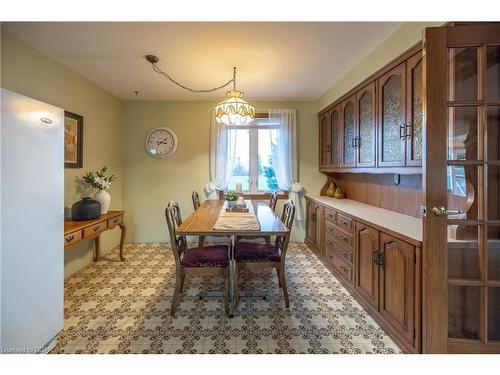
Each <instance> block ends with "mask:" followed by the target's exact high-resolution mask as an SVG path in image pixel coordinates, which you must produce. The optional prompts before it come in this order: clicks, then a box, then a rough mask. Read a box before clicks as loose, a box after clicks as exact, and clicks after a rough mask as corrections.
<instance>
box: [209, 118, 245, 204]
mask: <svg viewBox="0 0 500 375" xmlns="http://www.w3.org/2000/svg"><path fill="white" fill-rule="evenodd" d="M236 135H237V132H235V131H231V130H230V129H228V127H227V126H226V125H223V124H219V123H218V122H217V121H216V120H215V112H214V111H212V113H211V118H210V160H209V163H210V182H209V183H208V184H207V185H206V186H205V192H206V194H207V196H208V198H209V199H218V192H217V190H226V189H227V185H228V183H229V180H230V179H231V174H232V171H233V166H234V159H235V151H236Z"/></svg>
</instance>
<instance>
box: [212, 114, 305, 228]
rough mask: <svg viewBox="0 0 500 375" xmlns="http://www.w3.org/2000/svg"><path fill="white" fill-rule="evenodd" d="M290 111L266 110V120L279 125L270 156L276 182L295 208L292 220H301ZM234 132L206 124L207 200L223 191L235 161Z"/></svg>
mask: <svg viewBox="0 0 500 375" xmlns="http://www.w3.org/2000/svg"><path fill="white" fill-rule="evenodd" d="M295 112H296V111H295V110H294V109H272V110H269V120H270V122H272V123H279V129H278V137H277V139H278V140H277V144H276V147H275V148H274V150H273V153H272V155H271V157H272V161H273V168H274V172H275V174H276V180H277V182H278V186H279V188H280V189H281V190H284V191H288V192H289V194H290V198H291V199H292V200H293V202H294V203H295V205H296V207H297V212H296V219H297V221H298V222H302V220H303V205H302V201H301V198H302V196H303V190H304V189H303V187H302V185H301V184H300V183H299V181H298V164H297V126H296V113H295ZM237 133H238V132H237V131H233V130H230V129H228V127H227V126H225V125H223V124H219V123H218V122H217V121H216V120H215V113H214V112H213V111H212V114H211V120H210V182H209V183H208V184H207V185H206V186H205V192H206V194H207V196H208V197H209V198H210V199H217V198H218V192H217V191H218V190H226V189H227V186H228V184H229V181H230V179H231V175H232V170H233V166H234V161H235V151H236V137H237Z"/></svg>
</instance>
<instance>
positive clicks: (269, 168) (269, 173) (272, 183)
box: [228, 118, 279, 194]
mask: <svg viewBox="0 0 500 375" xmlns="http://www.w3.org/2000/svg"><path fill="white" fill-rule="evenodd" d="M278 129H279V124H277V123H272V122H271V121H270V120H269V119H267V118H256V119H255V120H254V122H253V123H252V124H251V125H249V126H246V127H243V126H234V127H229V135H228V139H229V148H233V149H234V160H230V161H229V162H230V163H232V165H233V168H232V176H231V179H230V180H229V184H228V190H235V189H236V184H237V183H241V184H242V189H243V191H244V192H247V193H251V194H258V193H265V192H268V191H274V190H279V187H278V182H277V180H276V176H275V173H274V169H273V157H272V155H273V151H274V150H275V147H276V145H277V142H278V141H279V134H278V133H279V130H278ZM230 154H231V153H230Z"/></svg>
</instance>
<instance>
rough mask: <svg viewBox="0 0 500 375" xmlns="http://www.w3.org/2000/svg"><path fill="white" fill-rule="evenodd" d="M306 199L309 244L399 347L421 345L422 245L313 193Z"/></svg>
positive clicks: (415, 348) (418, 347)
mask: <svg viewBox="0 0 500 375" xmlns="http://www.w3.org/2000/svg"><path fill="white" fill-rule="evenodd" d="M306 202H307V203H306V207H307V223H306V226H307V234H306V238H305V243H306V245H308V246H309V247H310V248H311V249H312V250H313V251H314V252H315V253H316V254H317V255H318V257H319V258H320V259H321V260H322V261H323V262H324V263H325V265H326V266H327V267H328V268H329V269H330V270H331V271H332V272H333V273H334V274H335V275H336V276H337V278H338V279H339V280H340V281H341V282H342V284H343V285H344V286H345V287H346V288H347V289H348V290H349V291H350V292H351V294H352V295H353V296H354V297H355V298H356V299H357V300H358V302H359V303H360V304H361V305H363V307H365V308H366V310H367V311H368V312H369V313H370V314H371V315H372V317H373V318H374V319H375V320H377V321H378V322H379V324H380V325H381V326H382V327H383V328H384V330H385V331H386V332H387V333H388V334H389V335H390V336H391V337H392V338H393V339H394V340H395V341H396V342H397V343H398V344H399V345H400V347H402V348H403V349H404V350H405V351H407V352H418V351H420V350H421V344H420V340H419V339H420V334H419V331H418V330H419V329H420V327H421V324H420V311H419V308H420V300H421V289H420V282H421V281H420V256H419V251H420V247H419V246H416V245H415V243H414V241H410V240H408V241H405V240H403V239H401V238H398V237H395V236H394V235H393V234H392V233H388V232H390V231H389V230H388V231H387V232H385V231H384V230H383V229H381V228H380V227H377V225H376V224H373V226H370V225H369V224H367V223H366V222H363V221H362V220H361V219H359V218H357V217H352V216H350V215H348V214H346V213H344V212H340V211H338V210H336V209H333V208H332V207H329V206H327V205H323V204H320V203H318V202H316V201H314V200H313V199H310V198H309V197H306ZM412 242H413V243H412Z"/></svg>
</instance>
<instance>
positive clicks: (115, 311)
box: [52, 243, 400, 353]
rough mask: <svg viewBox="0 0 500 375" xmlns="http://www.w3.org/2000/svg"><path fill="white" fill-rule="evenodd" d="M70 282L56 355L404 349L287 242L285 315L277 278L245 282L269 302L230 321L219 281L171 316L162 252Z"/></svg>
mask: <svg viewBox="0 0 500 375" xmlns="http://www.w3.org/2000/svg"><path fill="white" fill-rule="evenodd" d="M125 254H126V258H127V259H126V261H125V262H124V263H122V262H119V261H118V253H117V251H113V252H111V253H109V254H108V255H107V256H106V258H105V259H103V260H100V261H99V262H97V263H94V264H91V265H89V266H87V267H86V268H84V269H82V270H81V271H79V272H77V273H76V274H74V275H72V276H70V277H69V278H67V279H66V280H65V295H64V300H65V302H64V330H63V331H62V332H61V333H60V334H59V336H58V340H57V345H56V347H55V348H54V349H53V350H52V353H399V352H400V349H399V348H398V347H397V346H396V344H394V342H393V341H392V340H391V339H390V338H389V337H388V336H387V335H386V334H385V333H384V331H383V330H382V329H381V328H380V327H379V326H378V325H377V324H376V323H375V322H374V321H373V319H372V318H371V317H370V316H369V315H368V314H367V313H366V312H365V311H364V310H363V308H362V307H361V306H360V305H359V304H358V303H357V302H356V301H355V300H354V299H353V298H352V297H351V296H350V295H349V293H348V292H347V291H346V290H345V289H344V288H343V287H342V286H341V285H340V283H339V282H338V281H337V280H336V279H335V278H334V277H333V276H332V275H331V274H330V272H329V271H328V270H327V269H326V268H325V267H324V266H323V264H322V263H321V262H320V261H319V260H318V259H317V258H316V257H315V256H314V255H313V254H312V253H311V252H310V251H309V250H308V249H307V248H306V247H305V245H303V244H297V243H294V244H290V249H289V252H288V254H287V268H286V275H287V281H288V290H289V294H290V309H287V308H285V304H284V299H283V296H282V293H281V290H280V288H279V286H278V281H277V277H276V273H274V272H271V270H269V271H264V272H261V273H260V274H258V275H257V274H254V275H252V277H246V276H242V278H241V286H240V287H241V288H245V289H247V288H248V289H255V288H259V287H265V288H266V289H267V298H266V299H265V300H264V299H263V298H256V297H247V298H242V299H241V302H240V305H239V306H238V308H237V311H236V312H235V316H234V318H232V319H230V318H228V317H227V316H225V314H224V312H223V301H222V298H220V297H209V298H206V297H205V298H204V299H201V300H200V299H199V292H200V291H201V290H209V289H222V287H223V280H222V279H219V278H218V277H217V278H216V277H193V278H191V279H190V278H189V276H188V278H186V287H185V292H184V293H183V295H182V297H181V303H180V306H179V309H178V310H177V314H176V316H175V317H171V316H170V311H169V308H170V301H171V296H172V293H173V286H174V261H173V256H172V254H171V252H170V249H169V248H168V247H167V246H165V245H163V244H140V245H131V244H129V245H126V248H125Z"/></svg>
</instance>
